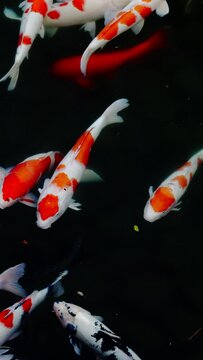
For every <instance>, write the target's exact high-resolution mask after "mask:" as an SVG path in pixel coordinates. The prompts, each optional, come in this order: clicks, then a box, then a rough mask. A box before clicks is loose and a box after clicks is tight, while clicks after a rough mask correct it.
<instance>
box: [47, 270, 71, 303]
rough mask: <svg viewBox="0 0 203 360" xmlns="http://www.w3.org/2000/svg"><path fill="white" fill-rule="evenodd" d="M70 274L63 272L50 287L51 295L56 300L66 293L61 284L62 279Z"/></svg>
mask: <svg viewBox="0 0 203 360" xmlns="http://www.w3.org/2000/svg"><path fill="white" fill-rule="evenodd" d="M67 274H68V270H65V271H63V272H62V273H61V274H59V276H58V277H57V278H56V280H55V281H54V282H53V283H52V284H51V285H50V288H49V290H50V294H51V295H52V296H53V297H54V298H56V297H59V296H61V295H63V293H64V288H63V286H62V284H61V281H60V280H61V279H62V278H63V277H64V276H66V275H67Z"/></svg>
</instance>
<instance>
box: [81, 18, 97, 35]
mask: <svg viewBox="0 0 203 360" xmlns="http://www.w3.org/2000/svg"><path fill="white" fill-rule="evenodd" d="M81 29H83V30H84V31H87V32H88V33H89V34H90V36H91V38H92V39H94V37H95V35H96V22H95V21H89V22H87V23H86V24H84V25H82V26H81Z"/></svg>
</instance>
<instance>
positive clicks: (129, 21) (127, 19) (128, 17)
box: [119, 11, 136, 26]
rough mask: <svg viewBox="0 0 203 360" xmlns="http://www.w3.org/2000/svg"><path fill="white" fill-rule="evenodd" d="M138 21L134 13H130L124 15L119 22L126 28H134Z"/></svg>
mask: <svg viewBox="0 0 203 360" xmlns="http://www.w3.org/2000/svg"><path fill="white" fill-rule="evenodd" d="M135 21H136V16H135V14H134V13H133V12H132V11H128V12H126V13H124V14H123V15H122V16H121V18H119V22H120V23H121V24H124V25H126V26H132V25H133V24H134V23H135Z"/></svg>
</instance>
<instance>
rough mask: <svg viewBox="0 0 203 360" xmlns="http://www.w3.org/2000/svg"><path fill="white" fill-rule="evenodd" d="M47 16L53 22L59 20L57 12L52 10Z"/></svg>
mask: <svg viewBox="0 0 203 360" xmlns="http://www.w3.org/2000/svg"><path fill="white" fill-rule="evenodd" d="M47 16H48V17H50V19H53V20H54V19H58V18H60V13H59V12H58V11H57V10H52V11H49V12H48V13H47Z"/></svg>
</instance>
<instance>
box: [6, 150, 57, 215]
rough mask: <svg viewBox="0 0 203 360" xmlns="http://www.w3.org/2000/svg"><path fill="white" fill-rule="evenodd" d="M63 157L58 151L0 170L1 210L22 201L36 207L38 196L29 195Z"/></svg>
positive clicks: (33, 157)
mask: <svg viewBox="0 0 203 360" xmlns="http://www.w3.org/2000/svg"><path fill="white" fill-rule="evenodd" d="M62 158H63V156H62V155H61V153H60V152H58V151H49V152H47V153H42V154H37V155H34V156H31V157H29V158H27V159H25V160H24V161H22V162H21V163H19V164H17V165H16V166H14V167H13V168H11V169H7V170H6V169H4V168H0V209H4V208H6V207H8V206H11V205H13V204H14V203H16V202H17V201H20V202H22V203H24V204H25V205H28V206H36V196H35V195H33V194H31V193H29V191H30V189H31V188H33V187H34V186H35V185H36V183H37V182H38V180H39V178H40V177H41V175H42V174H44V173H45V172H46V171H48V170H49V169H51V168H52V167H53V166H54V165H57V164H58V163H59V162H60V161H61V159H62Z"/></svg>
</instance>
